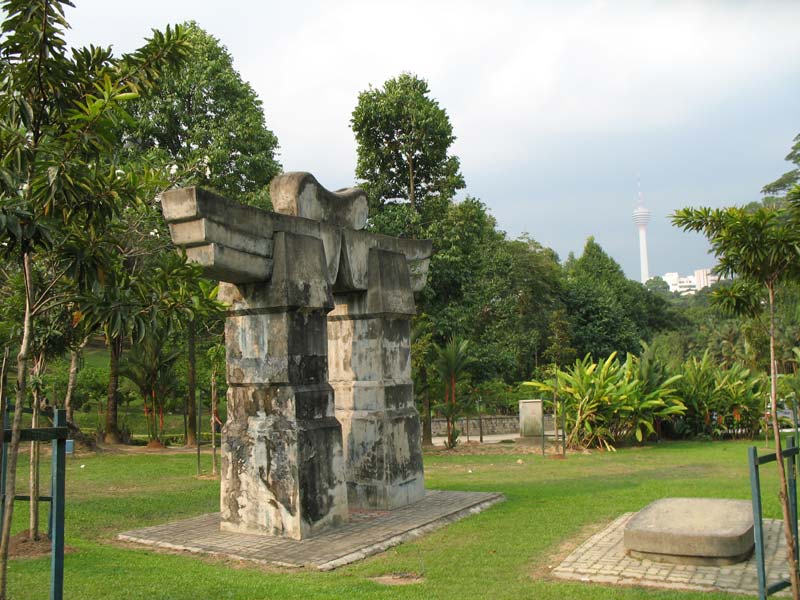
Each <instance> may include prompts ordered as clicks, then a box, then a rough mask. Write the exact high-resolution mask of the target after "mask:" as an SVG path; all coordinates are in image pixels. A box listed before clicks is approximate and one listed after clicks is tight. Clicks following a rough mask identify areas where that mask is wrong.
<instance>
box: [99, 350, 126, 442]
mask: <svg viewBox="0 0 800 600" xmlns="http://www.w3.org/2000/svg"><path fill="white" fill-rule="evenodd" d="M109 346H110V350H111V362H110V371H111V372H110V374H109V377H108V400H107V402H106V431H105V436H104V437H103V441H104V442H105V443H106V444H119V443H121V442H122V437H121V436H120V433H119V427H118V426H117V391H118V388H119V361H120V358H121V356H122V337H121V336H118V337H114V338H112V339H111V341H110V343H109Z"/></svg>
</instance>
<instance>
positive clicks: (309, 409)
mask: <svg viewBox="0 0 800 600" xmlns="http://www.w3.org/2000/svg"><path fill="white" fill-rule="evenodd" d="M270 191H271V195H272V202H273V206H274V208H275V211H276V212H275V213H270V212H266V211H262V210H258V209H255V208H252V207H247V206H243V205H241V204H238V203H235V202H233V201H231V200H227V199H224V198H220V197H218V196H215V195H213V194H211V193H209V192H207V191H204V190H202V189H199V188H184V189H179V190H171V191H169V192H166V193H164V194H163V195H162V199H161V201H162V208H163V211H164V216H165V218H166V220H167V222H168V223H169V226H170V232H171V235H172V240H173V242H174V243H175V244H176V245H177V246H179V247H181V248H184V249H185V252H186V255H187V258H188V259H189V260H190V261H193V262H196V263H198V264H200V265H202V266H203V268H204V271H205V273H206V274H207V275H208V276H209V277H212V278H215V279H219V280H220V281H221V282H223V283H222V284H221V288H220V299H221V300H222V301H224V302H226V303H227V304H228V306H229V311H228V318H227V321H226V325H225V341H226V348H227V377H228V420H227V423H226V424H225V427H224V430H223V442H222V461H223V462H222V484H221V492H220V494H221V498H220V504H221V512H222V528H223V529H225V530H228V531H240V532H247V533H261V534H267V535H278V536H285V537H291V538H295V539H302V538H305V537H308V536H311V535H314V534H316V533H317V532H319V531H321V530H323V529H326V528H328V527H331V526H335V525H337V524H339V523H342V522H344V521H346V520H347V518H348V506H350V507H355V508H372V509H392V508H397V507H399V506H403V505H405V504H408V503H410V502H414V501H416V500H419V499H421V498H422V497H423V495H424V479H423V470H422V454H421V447H420V427H419V416H418V414H417V412H416V409H415V407H414V399H413V388H412V383H411V371H410V319H411V316H412V315H413V314H414V298H413V292H414V291H419V290H420V289H421V288H422V287H423V286H424V285H425V279H426V276H427V268H428V263H429V259H430V253H431V244H430V242H429V241H425V240H422V241H420V240H402V239H397V238H391V237H387V236H383V235H378V234H373V233H369V232H366V231H363V229H364V227H365V226H366V220H367V202H366V197H365V195H364V194H363V192H362V191H361V190H358V189H349V190H343V191H340V192H329V191H327V190H325V189H324V188H323V187H322V186H320V185H319V183H317V181H316V180H315V179H314V177H313V176H311V175H310V174H308V173H288V174H285V175H282V176H280V177H277V178H276V179H275V180H274V181H273V183H272V185H271V188H270ZM331 311H332V312H331ZM329 313H330V314H329Z"/></svg>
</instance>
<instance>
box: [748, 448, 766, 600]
mask: <svg viewBox="0 0 800 600" xmlns="http://www.w3.org/2000/svg"><path fill="white" fill-rule="evenodd" d="M747 457H748V459H749V463H750V494H751V496H752V500H753V534H754V538H755V550H756V571H757V572H758V600H767V574H766V570H765V568H764V523H763V521H762V520H761V479H760V477H759V473H758V450H756V447H755V446H751V447H750V448H748V449H747Z"/></svg>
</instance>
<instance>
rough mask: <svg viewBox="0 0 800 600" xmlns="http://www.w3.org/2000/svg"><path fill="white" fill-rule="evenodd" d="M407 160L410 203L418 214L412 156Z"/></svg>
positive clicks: (407, 157)
mask: <svg viewBox="0 0 800 600" xmlns="http://www.w3.org/2000/svg"><path fill="white" fill-rule="evenodd" d="M406 160H407V161H408V201H409V202H410V203H411V210H413V211H414V212H417V199H416V198H415V194H414V161H413V160H411V156H406ZM414 237H416V236H414Z"/></svg>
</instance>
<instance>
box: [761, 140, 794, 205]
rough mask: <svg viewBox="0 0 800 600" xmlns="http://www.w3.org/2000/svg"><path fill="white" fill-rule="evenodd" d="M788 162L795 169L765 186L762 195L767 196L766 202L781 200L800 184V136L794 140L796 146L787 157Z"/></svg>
mask: <svg viewBox="0 0 800 600" xmlns="http://www.w3.org/2000/svg"><path fill="white" fill-rule="evenodd" d="M786 161H787V162H790V163H792V164H793V165H794V168H793V169H791V170H789V171H787V172H786V173H784V174H783V175H781V176H780V177H778V179H776V180H775V181H773V182H772V183H768V184H767V185H765V186H764V188H763V189H762V190H761V193H762V194H765V195H767V198H766V199H765V200H767V201H774V200H780V199H782V198H784V197H785V195H786V194H787V193H789V192H790V191H791V190H792V189H793V188H795V187H796V186H797V184H798V183H800V134H798V135H797V137H795V138H794V145H793V146H792V149H791V150H790V151H789V154H787V155H786Z"/></svg>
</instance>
